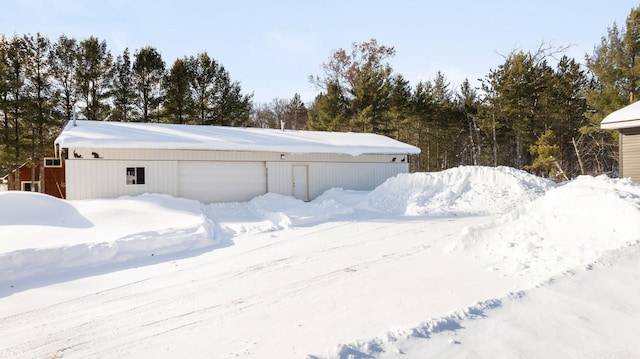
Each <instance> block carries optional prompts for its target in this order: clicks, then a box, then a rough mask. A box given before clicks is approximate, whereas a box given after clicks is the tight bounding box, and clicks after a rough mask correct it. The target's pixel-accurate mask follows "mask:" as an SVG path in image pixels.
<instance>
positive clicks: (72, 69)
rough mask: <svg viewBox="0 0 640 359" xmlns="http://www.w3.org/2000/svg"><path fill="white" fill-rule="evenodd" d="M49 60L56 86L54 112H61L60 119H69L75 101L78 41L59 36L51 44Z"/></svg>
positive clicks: (71, 115) (71, 116)
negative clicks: (56, 102)
mask: <svg viewBox="0 0 640 359" xmlns="http://www.w3.org/2000/svg"><path fill="white" fill-rule="evenodd" d="M51 61H52V65H51V66H52V67H51V73H52V76H53V79H54V82H55V83H56V88H57V89H56V91H57V95H56V98H57V99H58V104H57V110H56V112H58V113H60V114H61V115H60V116H61V117H62V119H64V120H71V118H73V111H74V106H75V104H76V101H77V86H76V68H77V64H78V42H77V41H76V40H75V39H70V38H68V37H66V36H64V35H62V36H60V37H59V38H58V41H57V42H55V43H54V44H53V49H52V59H51Z"/></svg>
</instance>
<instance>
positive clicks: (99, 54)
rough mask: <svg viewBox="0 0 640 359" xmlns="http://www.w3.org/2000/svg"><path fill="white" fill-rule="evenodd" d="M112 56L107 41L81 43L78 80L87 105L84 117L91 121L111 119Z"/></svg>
mask: <svg viewBox="0 0 640 359" xmlns="http://www.w3.org/2000/svg"><path fill="white" fill-rule="evenodd" d="M112 62H113V59H112V56H111V53H110V52H109V50H108V49H107V43H106V42H105V41H99V40H98V39H97V38H96V37H93V36H91V37H90V38H88V39H86V40H83V41H81V42H80V45H79V48H78V63H77V67H76V79H77V82H78V92H79V94H80V99H81V100H82V101H83V102H84V104H85V106H86V107H85V109H84V115H85V117H86V118H87V119H90V120H103V119H106V118H107V117H109V112H110V106H109V103H108V102H107V100H108V99H109V97H110V91H111V86H112V80H113V66H112Z"/></svg>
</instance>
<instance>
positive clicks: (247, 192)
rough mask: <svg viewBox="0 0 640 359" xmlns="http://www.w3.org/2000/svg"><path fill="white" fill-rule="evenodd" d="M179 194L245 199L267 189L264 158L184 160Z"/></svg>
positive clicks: (209, 199) (208, 198)
mask: <svg viewBox="0 0 640 359" xmlns="http://www.w3.org/2000/svg"><path fill="white" fill-rule="evenodd" d="M179 179H180V184H179V190H178V195H179V196H180V197H184V198H191V199H196V200H199V201H201V202H204V203H212V202H241V201H248V200H250V199H252V198H253V197H256V196H259V195H262V194H265V193H267V169H266V165H265V163H264V162H209V161H181V162H180V178H179Z"/></svg>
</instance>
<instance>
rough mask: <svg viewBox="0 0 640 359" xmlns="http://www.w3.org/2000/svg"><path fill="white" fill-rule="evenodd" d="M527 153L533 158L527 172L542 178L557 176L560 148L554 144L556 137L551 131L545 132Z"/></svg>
mask: <svg viewBox="0 0 640 359" xmlns="http://www.w3.org/2000/svg"><path fill="white" fill-rule="evenodd" d="M529 152H531V154H532V155H533V156H534V160H533V162H532V163H531V165H528V166H526V169H527V170H531V171H534V172H537V173H538V174H540V175H542V176H544V177H549V176H550V177H556V176H557V175H558V170H559V168H558V156H560V148H559V147H558V145H557V144H556V137H555V134H554V133H553V131H552V130H547V131H546V132H545V133H544V134H543V135H542V136H540V137H539V138H538V140H537V141H536V142H535V143H534V144H532V145H531V146H530V147H529Z"/></svg>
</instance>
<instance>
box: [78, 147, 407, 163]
mask: <svg viewBox="0 0 640 359" xmlns="http://www.w3.org/2000/svg"><path fill="white" fill-rule="evenodd" d="M68 150H69V153H72V152H73V151H76V153H78V154H79V155H81V156H82V157H83V159H86V160H93V158H92V154H91V153H92V152H95V153H96V154H98V155H99V156H100V157H101V158H102V159H111V160H126V159H133V160H158V161H169V160H171V161H230V162H243V161H249V162H255V161H274V162H279V161H287V162H356V163H364V162H382V163H384V162H391V160H392V159H393V158H396V159H397V161H398V162H400V161H401V160H402V159H405V160H406V157H407V156H406V155H403V154H399V155H395V154H393V155H389V154H387V155H381V154H363V155H360V156H351V155H347V154H337V153H280V152H260V151H255V152H248V151H197V150H169V149H126V148H122V149H115V148H97V149H86V148H77V149H75V148H69V149H68ZM281 156H284V159H282V158H281Z"/></svg>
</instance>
